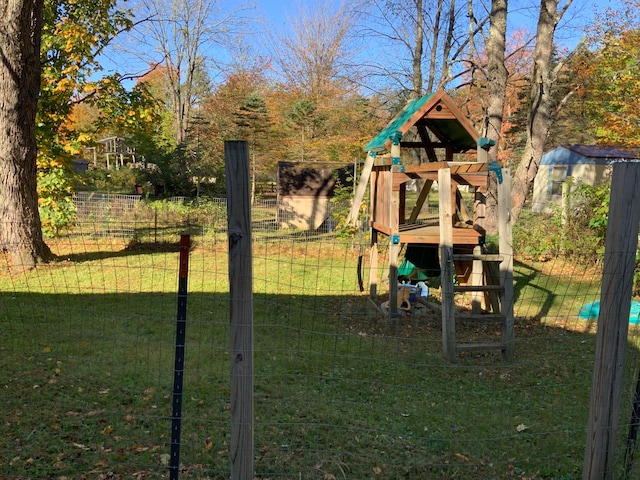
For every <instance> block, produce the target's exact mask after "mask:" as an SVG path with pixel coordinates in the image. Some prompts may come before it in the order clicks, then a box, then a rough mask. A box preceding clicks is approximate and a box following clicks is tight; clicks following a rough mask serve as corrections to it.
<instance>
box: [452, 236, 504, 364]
mask: <svg viewBox="0 0 640 480" xmlns="http://www.w3.org/2000/svg"><path fill="white" fill-rule="evenodd" d="M441 254H442V255H445V258H444V259H443V262H442V263H443V266H444V267H445V269H444V270H443V271H442V277H441V278H442V307H443V308H442V309H443V314H442V332H443V343H444V351H445V357H446V358H447V360H449V361H451V362H456V361H457V358H458V354H459V353H461V352H465V351H483V350H499V351H500V352H501V354H502V358H503V360H505V361H509V362H510V361H513V354H514V321H513V308H512V304H513V283H512V282H511V281H509V282H508V281H507V279H509V280H510V276H509V275H506V273H508V272H507V265H505V266H504V267H502V264H503V263H507V264H508V263H509V262H508V261H507V260H508V259H507V258H506V257H505V256H503V255H500V254H486V253H482V251H481V249H480V247H476V248H475V249H474V252H473V253H472V254H453V253H452V252H451V250H450V249H444V250H443V251H442V252H441ZM456 262H473V273H472V275H471V280H472V282H471V284H470V285H469V284H468V285H457V284H455V282H454V278H455V277H456V273H455V268H454V264H455V263H456ZM456 293H471V310H470V312H469V313H457V312H456V308H455V305H454V297H455V294H456ZM482 304H484V307H485V308H484V312H483V311H482V310H483V309H482ZM459 321H465V322H472V323H475V322H477V323H478V324H480V323H485V324H486V323H493V324H500V325H502V331H501V338H500V340H499V341H496V340H495V339H491V340H489V341H474V342H464V343H460V342H458V341H457V340H456V324H457V323H459Z"/></svg>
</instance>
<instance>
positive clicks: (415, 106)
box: [363, 93, 434, 152]
mask: <svg viewBox="0 0 640 480" xmlns="http://www.w3.org/2000/svg"><path fill="white" fill-rule="evenodd" d="M433 95H434V94H433V93H432V94H430V95H425V96H424V97H420V98H416V99H415V100H412V101H411V102H409V103H408V104H407V106H406V107H404V110H402V112H400V114H398V116H397V117H396V118H394V119H393V120H392V121H391V123H389V125H387V127H386V128H385V129H384V130H382V131H381V132H380V133H379V134H378V135H376V136H375V137H374V138H373V140H371V141H370V142H369V143H367V146H366V147H364V149H363V150H364V151H366V152H371V151H374V152H376V151H380V150H384V148H385V147H384V144H385V143H387V140H389V139H390V138H391V137H393V136H394V135H395V134H396V132H397V131H398V130H399V129H400V127H401V126H402V125H404V124H405V123H407V121H408V120H409V119H410V118H411V117H412V116H413V115H414V114H415V113H416V112H417V111H418V110H420V109H421V108H422V106H423V105H424V104H425V103H427V102H428V101H429V99H430V98H431V97H432V96H433Z"/></svg>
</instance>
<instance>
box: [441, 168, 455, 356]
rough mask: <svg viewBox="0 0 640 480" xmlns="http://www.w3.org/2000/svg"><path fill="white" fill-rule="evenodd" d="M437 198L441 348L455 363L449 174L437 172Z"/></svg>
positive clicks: (448, 172)
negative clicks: (440, 287)
mask: <svg viewBox="0 0 640 480" xmlns="http://www.w3.org/2000/svg"><path fill="white" fill-rule="evenodd" d="M438 196H439V203H440V272H441V277H440V283H441V284H442V347H443V349H444V356H445V358H446V359H447V361H449V362H455V361H456V317H455V307H454V302H453V298H454V292H453V276H454V275H455V270H454V268H453V259H452V255H453V223H452V212H451V205H452V203H451V200H452V198H451V197H452V195H451V172H450V171H449V169H448V168H442V169H440V170H438Z"/></svg>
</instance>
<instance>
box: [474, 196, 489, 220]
mask: <svg viewBox="0 0 640 480" xmlns="http://www.w3.org/2000/svg"><path fill="white" fill-rule="evenodd" d="M486 210H487V188H486V187H476V192H475V195H474V200H473V224H474V225H476V226H478V227H480V228H484V225H485V218H486V214H487V213H486Z"/></svg>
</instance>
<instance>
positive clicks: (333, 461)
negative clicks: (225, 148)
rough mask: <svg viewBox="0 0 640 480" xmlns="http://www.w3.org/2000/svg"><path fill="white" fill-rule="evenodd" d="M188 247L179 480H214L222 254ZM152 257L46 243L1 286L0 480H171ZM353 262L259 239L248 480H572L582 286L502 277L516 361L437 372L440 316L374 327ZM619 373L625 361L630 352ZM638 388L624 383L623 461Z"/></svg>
mask: <svg viewBox="0 0 640 480" xmlns="http://www.w3.org/2000/svg"><path fill="white" fill-rule="evenodd" d="M82 238H84V237H82ZM196 240H197V242H196V243H197V247H196V248H195V249H194V250H193V251H192V253H191V258H190V275H189V298H188V306H187V312H188V313H187V318H188V327H187V355H186V364H185V368H186V372H185V388H184V392H185V395H184V405H183V414H184V420H183V430H182V443H183V444H182V449H181V464H182V465H183V469H182V471H181V478H193V479H195V478H215V479H223V478H228V472H229V463H228V454H227V452H228V448H229V437H230V427H229V421H230V407H229V396H230V377H229V371H230V366H229V365H230V361H229V327H228V323H229V311H228V303H229V292H228V280H227V270H228V264H227V255H226V244H225V243H224V242H216V244H211V243H210V242H209V243H206V242H207V240H205V239H199V238H198V239H196ZM152 247H153V248H145V247H144V246H143V245H142V246H141V245H133V246H129V247H127V245H125V244H124V243H118V242H111V241H106V240H100V241H98V240H93V241H91V242H89V241H87V240H86V239H85V240H84V243H80V240H79V239H75V240H74V241H73V242H70V241H64V242H57V243H54V244H52V248H53V249H54V250H55V251H56V252H57V253H58V254H59V255H60V258H61V259H62V261H60V262H57V263H56V264H53V265H50V266H43V267H40V268H38V269H37V270H35V271H32V272H26V273H24V274H20V275H10V274H9V273H8V272H5V273H4V274H2V276H1V278H0V280H1V283H0V285H1V287H0V329H1V330H2V337H1V338H2V340H1V343H0V371H1V372H2V373H1V374H0V386H1V387H2V388H3V389H4V395H3V397H2V398H3V399H2V402H3V407H4V412H5V416H4V420H3V422H4V423H3V425H4V429H3V430H4V434H3V435H1V436H0V445H1V447H2V448H1V449H0V450H1V451H2V453H1V454H0V461H1V462H2V464H3V475H2V478H16V479H17V478H20V479H23V478H24V479H26V478H30V479H40V478H47V479H48V478H67V479H71V478H73V479H85V478H86V479H93V478H123V479H124V478H168V470H167V461H168V456H167V455H168V453H169V448H170V425H171V422H170V416H171V401H172V398H171V392H172V384H173V353H174V335H175V317H176V290H177V282H178V280H177V266H178V257H177V253H176V252H177V250H176V248H175V246H172V245H161V246H158V245H155V246H152ZM161 247H162V248H161ZM355 265H356V258H355V253H354V251H353V249H352V248H351V245H343V244H341V243H340V242H339V241H336V240H335V239H329V238H326V237H323V238H322V239H320V240H316V241H313V242H312V241H309V240H308V239H307V240H304V241H302V240H301V239H299V238H295V239H282V238H281V239H270V240H260V241H256V244H255V247H254V265H253V277H254V290H255V293H254V299H253V302H254V323H255V328H254V348H255V379H254V390H255V416H256V420H255V430H254V437H255V458H256V462H255V468H256V472H257V473H256V476H257V478H261V479H272V478H273V479H275V478H278V479H282V478H284V479H294V478H305V479H306V478H319V479H331V478H336V479H340V478H349V479H351V478H353V479H368V478H372V479H373V478H375V479H378V478H379V479H383V478H384V479H401V478H437V479H449V478H456V479H481V478H482V479H484V478H492V479H513V478H518V479H532V478H536V479H571V478H576V479H577V478H580V477H581V474H580V471H581V466H582V457H583V449H584V441H585V427H586V421H587V414H588V402H589V393H588V392H589V389H590V385H591V366H592V362H593V352H594V343H595V342H594V336H593V333H592V330H590V329H589V328H588V326H587V325H584V324H583V323H581V322H580V321H578V320H576V318H575V315H576V313H577V309H576V306H577V308H579V305H578V304H580V302H583V301H584V300H587V299H592V298H591V297H592V296H595V297H596V298H597V295H598V287H597V284H598V282H597V281H594V280H593V278H592V277H590V278H592V279H591V280H589V279H586V280H585V272H584V271H576V269H575V268H574V267H572V268H573V270H567V267H564V266H563V267H562V268H560V267H559V265H555V266H554V269H553V270H554V273H555V274H554V275H550V274H549V272H548V271H547V270H548V269H549V267H550V265H549V264H527V263H517V264H516V271H515V280H516V292H517V303H516V312H519V313H518V315H519V316H521V317H522V318H521V319H519V320H518V322H517V326H516V339H517V345H516V361H515V362H514V363H512V364H504V363H502V361H501V359H500V357H499V355H494V354H473V355H472V354H466V355H463V356H461V358H460V361H459V363H458V364H456V365H451V364H447V363H446V362H445V361H444V359H443V356H442V346H441V332H440V319H439V318H436V317H428V318H422V319H418V318H408V319H404V320H402V321H399V322H397V323H394V324H389V323H387V321H386V319H384V318H383V317H381V316H380V315H378V314H376V312H375V311H374V310H373V309H372V308H370V304H369V300H368V299H367V298H366V295H365V294H362V293H360V292H359V291H358V290H357V282H356V270H355ZM588 301H590V300H588ZM548 319H551V320H548ZM458 329H459V335H460V336H461V337H469V338H476V337H479V336H481V335H492V334H495V332H494V331H492V330H491V329H487V328H486V327H482V326H477V325H468V324H461V325H459V326H458ZM633 338H634V339H635V337H633ZM628 358H629V362H628V363H629V365H634V364H637V363H638V354H637V350H636V349H635V346H633V347H632V348H631V349H630V351H629V357H628ZM634 387H635V370H634V369H633V368H631V367H629V368H628V369H627V372H626V383H625V392H624V395H623V404H624V405H623V414H622V418H621V427H620V429H621V430H620V431H621V445H623V442H622V436H624V435H626V431H627V429H628V421H629V419H628V417H629V414H630V402H631V398H632V397H631V391H632V389H633V388H634Z"/></svg>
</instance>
